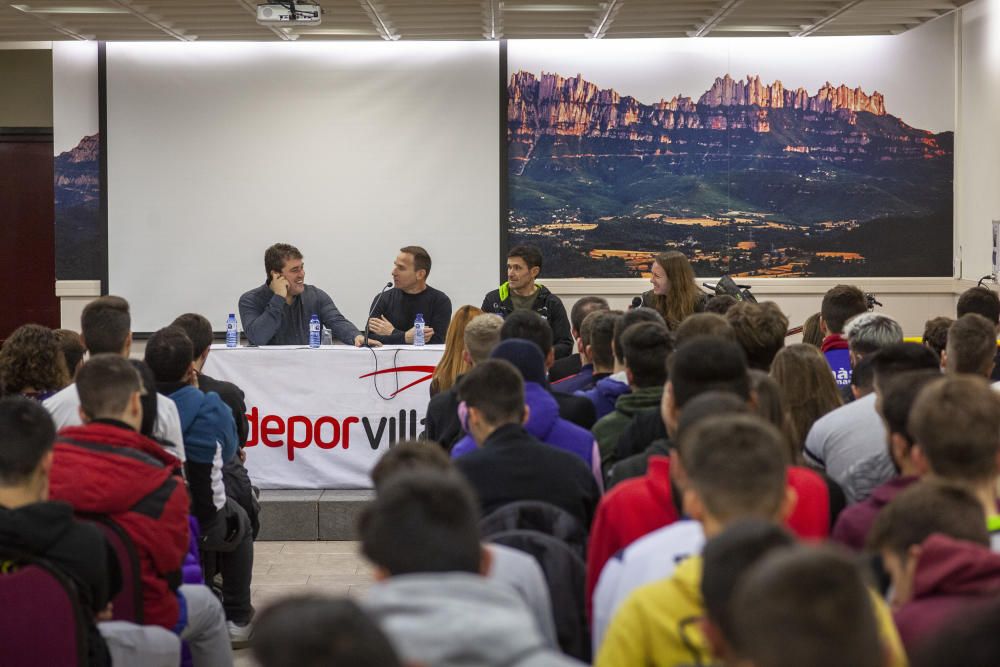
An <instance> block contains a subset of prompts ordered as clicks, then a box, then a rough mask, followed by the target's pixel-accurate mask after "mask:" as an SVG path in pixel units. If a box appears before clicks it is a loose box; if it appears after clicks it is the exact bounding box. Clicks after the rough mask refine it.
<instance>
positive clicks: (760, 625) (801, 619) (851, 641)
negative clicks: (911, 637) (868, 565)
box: [731, 546, 886, 667]
mask: <svg viewBox="0 0 1000 667" xmlns="http://www.w3.org/2000/svg"><path fill="white" fill-rule="evenodd" d="M731 610H732V611H731V617H732V620H733V636H732V642H731V648H732V650H733V653H734V654H735V655H736V656H737V658H738V659H739V660H740V661H741V662H739V664H747V665H753V666H754V667H802V666H803V665H809V667H845V666H846V665H851V667H883V665H884V664H885V656H886V647H883V646H882V643H881V640H880V637H879V631H878V622H877V619H876V616H875V610H874V605H873V602H872V597H871V593H869V591H868V587H867V586H866V585H865V581H864V578H863V577H862V574H861V571H860V570H859V568H858V566H857V565H856V564H855V563H854V562H853V561H852V560H850V559H849V558H848V557H847V556H845V555H843V554H841V553H840V552H838V551H834V550H832V549H830V548H815V547H805V546H799V547H794V548H788V549H778V550H776V551H774V552H772V553H770V554H769V555H767V556H765V557H764V558H763V559H762V560H761V561H760V562H758V563H757V564H755V565H754V566H752V567H751V568H750V569H749V571H748V572H747V573H746V574H745V575H744V576H743V577H742V578H741V580H740V581H739V582H738V583H737V585H736V593H735V595H734V597H733V602H732V606H731Z"/></svg>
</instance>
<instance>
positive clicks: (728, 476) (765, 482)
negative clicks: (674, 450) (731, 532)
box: [678, 414, 795, 535]
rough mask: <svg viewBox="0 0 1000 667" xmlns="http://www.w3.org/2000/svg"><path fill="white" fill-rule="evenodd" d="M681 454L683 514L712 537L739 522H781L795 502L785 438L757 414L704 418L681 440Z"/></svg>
mask: <svg viewBox="0 0 1000 667" xmlns="http://www.w3.org/2000/svg"><path fill="white" fill-rule="evenodd" d="M678 453H679V455H680V464H681V466H682V468H683V478H684V479H685V480H686V482H685V484H683V487H684V512H685V514H687V515H688V516H690V517H691V518H693V519H696V520H698V521H701V522H702V523H703V524H704V526H705V532H706V534H708V535H711V534H712V533H713V532H716V531H718V530H719V529H720V528H721V527H724V526H725V525H727V524H729V523H730V522H732V521H734V520H736V519H739V518H744V517H756V518H759V519H764V520H779V519H782V518H784V517H785V516H786V515H787V513H788V512H789V511H790V510H791V507H792V506H793V505H794V503H795V498H794V492H786V490H787V482H786V474H787V473H786V471H787V467H788V466H787V462H786V459H787V445H786V444H785V441H784V438H783V436H782V435H781V433H779V432H778V430H777V429H776V428H775V427H774V426H772V425H771V424H769V423H767V422H766V421H764V420H763V419H761V418H760V417H758V416H756V415H745V414H744V415H740V414H724V415H720V416H718V417H716V418H715V419H704V420H702V421H700V422H698V423H697V424H695V425H694V426H692V427H691V428H690V429H689V430H687V431H685V432H684V434H683V435H682V436H681V437H680V439H679V443H678Z"/></svg>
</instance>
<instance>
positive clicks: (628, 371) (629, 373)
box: [625, 366, 633, 386]
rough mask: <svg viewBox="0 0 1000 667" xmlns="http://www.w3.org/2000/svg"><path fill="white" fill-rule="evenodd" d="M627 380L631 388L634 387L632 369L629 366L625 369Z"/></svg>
mask: <svg viewBox="0 0 1000 667" xmlns="http://www.w3.org/2000/svg"><path fill="white" fill-rule="evenodd" d="M625 379H626V380H628V383H629V386H631V385H632V382H633V380H632V369H631V368H629V367H628V366H626V367H625Z"/></svg>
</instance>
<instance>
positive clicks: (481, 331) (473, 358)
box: [425, 306, 503, 451]
mask: <svg viewBox="0 0 1000 667" xmlns="http://www.w3.org/2000/svg"><path fill="white" fill-rule="evenodd" d="M463 308H464V306H463ZM461 311H462V309H461V308H459V312H461ZM457 326H458V323H456V322H452V324H451V328H450V329H449V330H448V335H449V336H451V335H452V334H453V333H454V332H455V331H456V327H457ZM502 326H503V320H502V319H500V317H499V316H497V315H493V314H492V313H484V314H482V315H476V316H475V317H474V318H472V319H471V320H469V323H468V324H467V325H466V327H465V332H464V334H463V340H462V358H463V360H464V362H465V366H466V367H467V368H473V367H475V365H476V364H478V363H481V362H483V361H486V360H487V359H489V356H490V352H492V351H493V348H494V347H496V346H497V344H499V343H500V327H502ZM462 377H464V376H462ZM458 380H459V381H461V377H460V378H458ZM425 427H426V437H427V439H428V440H430V441H432V442H436V443H438V444H439V445H441V446H442V447H443V448H444V449H446V450H448V451H451V448H452V447H454V446H455V443H456V442H458V441H459V440H460V439H461V438H462V436H463V435H464V431H462V422H461V420H460V419H459V417H458V382H456V383H455V384H453V385H452V386H450V387H448V388H447V389H445V390H443V391H442V392H441V393H439V394H437V395H436V396H435V397H434V398H432V399H431V402H430V403H429V404H428V405H427V421H426V423H425Z"/></svg>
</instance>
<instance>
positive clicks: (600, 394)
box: [576, 375, 632, 419]
mask: <svg viewBox="0 0 1000 667" xmlns="http://www.w3.org/2000/svg"><path fill="white" fill-rule="evenodd" d="M631 391H632V388H631V387H629V386H628V383H627V382H622V381H621V380H618V379H616V378H615V377H614V376H613V375H612V376H611V377H606V378H604V379H603V380H598V381H597V384H595V385H594V388H593V389H589V390H587V391H578V392H576V394H577V395H578V396H585V397H587V398H589V399H590V402H591V403H593V404H594V412H595V413H596V415H597V418H598V419H600V418H601V417H603V416H604V415H606V414H609V413H610V412H612V411H613V410H614V409H615V402H616V401H617V400H618V397H619V396H621V395H622V394H627V393H629V392H631Z"/></svg>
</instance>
